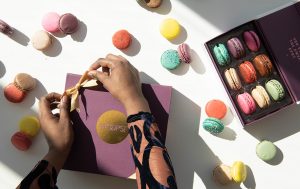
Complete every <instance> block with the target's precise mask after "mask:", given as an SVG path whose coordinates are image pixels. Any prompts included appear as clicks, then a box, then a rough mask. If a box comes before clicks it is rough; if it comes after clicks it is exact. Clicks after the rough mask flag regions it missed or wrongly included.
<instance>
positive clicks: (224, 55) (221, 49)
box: [213, 43, 230, 66]
mask: <svg viewBox="0 0 300 189" xmlns="http://www.w3.org/2000/svg"><path fill="white" fill-rule="evenodd" d="M213 51H214V54H215V57H216V59H217V61H218V64H219V65H221V66H226V65H228V64H229V63H230V56H229V53H228V51H227V49H226V47H225V45H224V44H222V43H219V44H217V45H216V46H214V48H213Z"/></svg>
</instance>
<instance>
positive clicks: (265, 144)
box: [256, 140, 277, 161]
mask: <svg viewBox="0 0 300 189" xmlns="http://www.w3.org/2000/svg"><path fill="white" fill-rule="evenodd" d="M276 152H277V148H276V146H275V145H274V144H273V143H272V142H270V141H267V140H264V141H262V142H260V143H259V144H258V145H257V146H256V155H257V156H258V157H259V158H260V159H262V160H263V161H270V160H272V159H273V158H274V157H275V156H276Z"/></svg>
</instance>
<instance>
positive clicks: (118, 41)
mask: <svg viewBox="0 0 300 189" xmlns="http://www.w3.org/2000/svg"><path fill="white" fill-rule="evenodd" d="M131 41H132V37H131V34H130V33H129V32H128V31H127V30H119V31H117V32H116V33H115V34H114V35H113V37H112V42H113V45H114V46H115V47H116V48H117V49H120V50H123V49H127V48H128V47H129V46H130V44H131Z"/></svg>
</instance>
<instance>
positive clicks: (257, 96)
mask: <svg viewBox="0 0 300 189" xmlns="http://www.w3.org/2000/svg"><path fill="white" fill-rule="evenodd" d="M251 95H252V97H253V98H254V100H255V102H256V103H257V104H258V106H259V107H260V108H266V107H268V106H270V104H271V99H270V97H269V95H268V93H267V91H266V90H265V88H263V87H262V86H260V85H258V86H256V87H255V88H254V89H253V90H252V91H251Z"/></svg>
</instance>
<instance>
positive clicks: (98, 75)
mask: <svg viewBox="0 0 300 189" xmlns="http://www.w3.org/2000/svg"><path fill="white" fill-rule="evenodd" d="M88 75H89V76H90V77H92V78H94V79H97V80H99V81H100V82H101V83H103V84H105V80H106V79H107V78H108V74H107V73H106V72H100V71H96V70H92V71H89V73H88Z"/></svg>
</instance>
